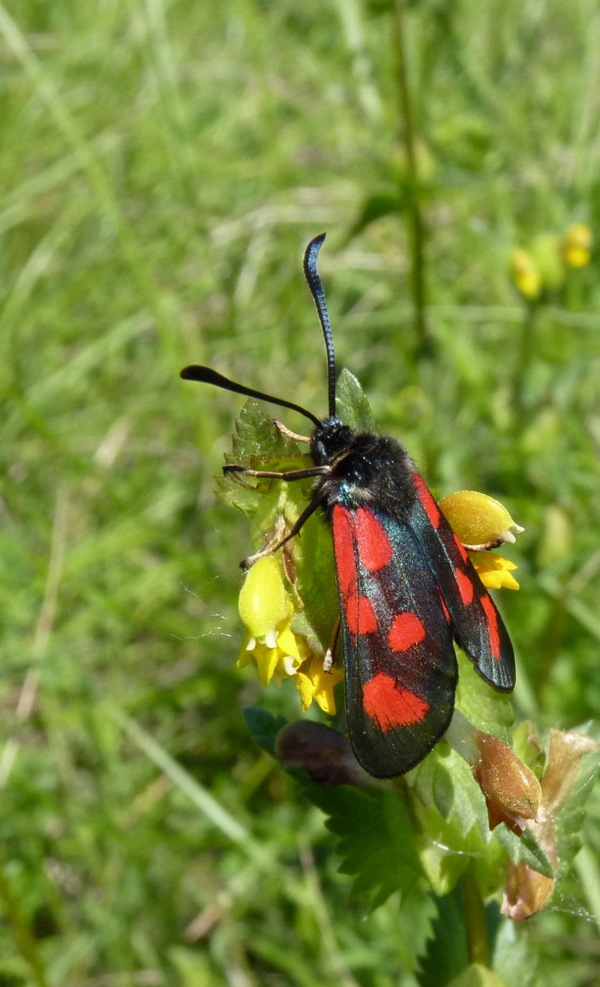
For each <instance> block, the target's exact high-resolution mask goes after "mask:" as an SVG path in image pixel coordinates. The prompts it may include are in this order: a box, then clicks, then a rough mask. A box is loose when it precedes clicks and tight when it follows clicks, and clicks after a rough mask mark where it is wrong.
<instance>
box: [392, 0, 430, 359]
mask: <svg viewBox="0 0 600 987" xmlns="http://www.w3.org/2000/svg"><path fill="white" fill-rule="evenodd" d="M393 34H394V47H395V53H396V66H397V84H398V100H399V107H400V116H401V118H402V122H403V127H402V133H401V135H400V139H401V141H402V144H403V147H404V156H405V159H406V169H407V174H408V181H409V185H410V196H409V205H408V227H409V239H410V257H411V292H412V300H413V306H414V312H415V329H416V333H417V343H418V348H419V355H421V356H424V355H425V354H427V353H428V352H430V351H431V337H430V335H429V329H428V326H427V318H426V312H425V299H426V284H425V224H424V222H423V216H422V213H421V207H420V203H419V175H418V165H417V151H416V133H415V122H414V112H413V104H412V99H411V93H410V84H409V79H408V76H409V72H408V57H407V44H406V25H405V14H404V2H403V0H396V4H395V6H394V16H393Z"/></svg>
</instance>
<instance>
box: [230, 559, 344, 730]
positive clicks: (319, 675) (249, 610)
mask: <svg viewBox="0 0 600 987" xmlns="http://www.w3.org/2000/svg"><path fill="white" fill-rule="evenodd" d="M238 607H239V613H240V617H241V619H242V623H243V624H244V626H245V627H246V636H245V638H244V644H243V646H242V650H241V652H240V655H239V658H238V662H237V663H238V666H239V667H240V668H244V667H245V666H246V665H249V664H250V663H251V662H254V664H255V665H256V667H257V670H258V677H259V679H260V681H261V682H262V684H263V685H268V684H269V683H270V682H271V680H272V679H273V678H274V677H275V678H277V679H283V678H287V677H292V678H293V679H294V681H295V683H296V688H297V689H298V692H299V693H300V699H301V702H302V709H303V710H307V709H308V708H309V706H310V705H311V703H312V702H313V700H314V701H315V702H316V703H317V705H319V706H320V707H321V709H322V710H323V711H324V712H325V713H329V714H330V715H332V716H333V714H334V713H335V699H334V695H333V688H334V686H335V685H337V683H338V682H340V681H341V679H342V677H343V676H342V672H341V671H340V670H339V669H337V668H331V669H329V670H327V671H326V670H325V668H324V665H323V656H322V655H321V656H319V655H316V654H314V653H313V652H312V651H311V649H310V648H309V646H308V643H307V641H306V640H305V638H304V637H302V636H301V635H299V634H295V633H294V632H293V630H292V627H291V622H292V618H293V616H294V612H295V611H294V606H293V604H292V601H291V598H290V594H289V592H288V589H287V587H286V584H285V581H284V575H283V567H282V564H281V562H280V561H279V559H277V558H275V557H274V556H273V555H267V556H265V557H264V558H261V559H258V561H257V562H255V563H254V565H253V566H252V568H251V569H250V571H249V573H248V575H247V576H246V579H245V580H244V583H243V586H242V589H241V592H240V597H239V603H238Z"/></svg>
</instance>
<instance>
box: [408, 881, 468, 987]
mask: <svg viewBox="0 0 600 987" xmlns="http://www.w3.org/2000/svg"><path fill="white" fill-rule="evenodd" d="M436 903H437V909H438V914H437V916H436V918H435V919H434V920H433V923H432V936H431V938H430V940H429V942H428V943H427V950H426V952H425V955H424V956H423V957H422V959H421V960H420V962H419V972H418V975H417V980H418V982H419V984H421V985H422V987H445V984H447V983H448V981H449V980H450V978H451V977H453V976H455V975H456V974H457V973H459V972H460V971H461V970H464V968H465V966H466V965H467V963H468V962H469V950H468V944H467V936H466V931H465V922H464V912H463V907H462V899H461V896H460V893H459V892H458V891H457V890H454V891H453V892H452V893H451V894H448V895H445V896H443V897H438V898H437V899H436Z"/></svg>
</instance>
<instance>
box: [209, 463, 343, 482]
mask: <svg viewBox="0 0 600 987" xmlns="http://www.w3.org/2000/svg"><path fill="white" fill-rule="evenodd" d="M223 473H224V474H225V475H226V476H227V474H229V473H243V474H244V475H245V476H259V477H260V476H264V477H265V478H266V479H270V480H306V479H307V478H308V477H311V476H327V475H328V474H329V473H331V466H309V467H307V468H306V469H304V470H289V471H288V472H287V473H276V472H273V471H272V470H252V469H249V467H248V466H243V465H242V464H241V463H228V465H227V466H224V467H223Z"/></svg>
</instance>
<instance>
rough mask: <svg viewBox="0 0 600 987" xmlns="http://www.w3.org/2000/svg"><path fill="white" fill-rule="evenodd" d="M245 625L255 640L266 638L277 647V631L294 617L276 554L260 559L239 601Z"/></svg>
mask: <svg viewBox="0 0 600 987" xmlns="http://www.w3.org/2000/svg"><path fill="white" fill-rule="evenodd" d="M238 610H239V614H240V617H241V619H242V623H243V624H244V625H245V626H246V627H247V628H248V631H249V632H250V635H251V636H252V637H253V638H257V639H260V638H264V639H265V643H270V642H269V641H268V640H267V639H269V638H271V641H272V643H270V647H272V648H273V647H275V644H276V637H277V629H278V628H279V627H281V625H283V624H284V623H285V622H286V620H287V619H288V618H289V617H290V616H291V613H292V610H293V607H292V604H291V602H290V598H289V596H288V594H287V591H286V587H285V583H284V581H283V571H282V567H281V563H280V562H278V560H277V559H275V558H274V557H273V556H272V555H266V556H264V557H263V558H262V559H258V561H257V562H255V563H254V565H253V566H252V568H251V569H250V571H249V572H248V574H247V576H246V578H245V580H244V583H243V585H242V588H241V590H240V597H239V601H238Z"/></svg>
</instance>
